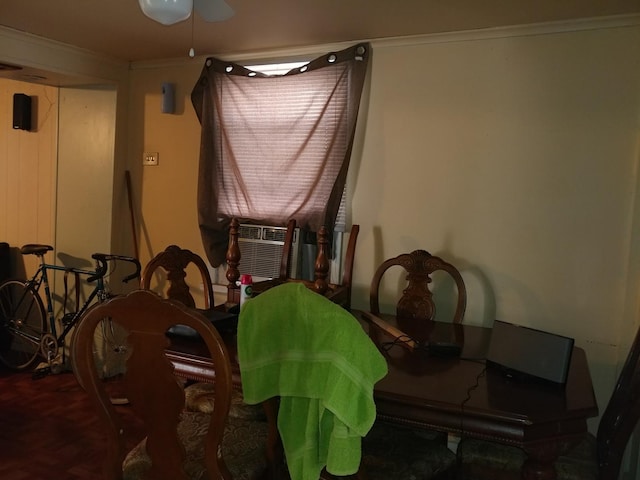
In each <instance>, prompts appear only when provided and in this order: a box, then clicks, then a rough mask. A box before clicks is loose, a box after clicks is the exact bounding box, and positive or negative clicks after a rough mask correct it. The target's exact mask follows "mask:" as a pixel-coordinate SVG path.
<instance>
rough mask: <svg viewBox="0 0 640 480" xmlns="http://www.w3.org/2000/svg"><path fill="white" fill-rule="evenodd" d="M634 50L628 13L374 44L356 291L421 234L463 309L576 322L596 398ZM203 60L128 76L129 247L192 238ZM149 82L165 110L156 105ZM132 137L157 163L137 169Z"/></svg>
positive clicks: (620, 259) (193, 243)
mask: <svg viewBox="0 0 640 480" xmlns="http://www.w3.org/2000/svg"><path fill="white" fill-rule="evenodd" d="M320 51H321V49H319V50H318V52H320ZM638 58H640V28H639V27H638V26H635V27H621V28H606V29H605V28H602V29H598V28H596V29H587V30H576V31H562V32H554V31H553V29H551V30H550V29H548V28H546V29H544V30H543V29H539V30H536V29H535V28H530V29H512V30H506V31H500V32H494V35H487V34H473V33H469V34H459V35H449V36H436V37H426V38H420V39H405V40H392V41H382V40H381V41H376V42H373V61H372V70H371V77H370V85H369V95H368V101H366V102H365V105H364V109H363V116H362V117H361V119H360V127H359V128H360V136H361V138H360V145H359V147H358V148H357V149H356V158H354V163H353V167H352V171H351V175H350V179H349V190H350V196H351V203H352V211H351V217H352V220H353V222H354V223H359V224H360V226H361V231H360V232H361V233H360V238H359V240H358V248H357V255H356V265H355V273H354V280H355V290H354V299H353V304H354V306H355V307H356V308H358V307H366V306H367V305H368V288H369V282H370V279H371V277H372V275H373V272H374V269H375V268H376V266H377V265H378V264H380V263H381V262H382V261H383V260H384V259H385V258H388V257H391V256H395V255H397V254H399V253H401V252H408V251H411V250H413V249H417V248H424V249H427V250H429V251H431V252H432V253H434V254H438V255H441V256H443V257H445V258H447V259H449V260H450V261H452V262H453V263H455V264H456V265H458V266H459V267H460V268H461V270H462V272H463V276H464V278H465V281H466V282H467V285H468V289H469V302H468V303H469V307H468V314H467V317H466V318H465V321H466V322H469V323H475V324H484V325H491V322H492V321H493V319H494V318H499V319H502V320H506V321H512V322H515V323H519V324H523V325H528V326H533V327H535V328H540V329H544V330H548V331H552V332H555V333H559V334H563V335H569V336H572V337H574V338H575V339H576V344H577V345H579V346H581V347H583V348H585V350H587V354H588V356H589V360H590V362H591V367H592V371H593V374H594V377H595V387H596V391H597V394H598V397H599V399H600V404H601V405H602V406H604V402H605V401H606V399H607V398H608V395H609V394H610V391H611V388H612V385H613V381H614V378H615V375H616V365H617V364H618V362H619V361H620V359H618V351H619V348H618V347H620V351H621V352H626V351H627V348H628V346H629V341H630V335H631V333H632V332H634V331H635V328H636V326H637V318H638V315H637V313H638V302H637V288H638V262H637V256H638V252H637V246H636V245H637V244H638V241H637V240H638V239H637V236H636V235H635V234H634V236H633V237H632V232H635V231H636V230H637V220H636V217H637V210H636V208H635V207H636V205H635V204H636V203H637V201H638V199H637V194H636V186H637V173H636V172H637V161H638V133H639V124H638V119H639V117H640V66H639V64H638V62H637V59H638ZM202 63H203V62H202V61H200V62H193V61H185V62H183V63H179V64H176V65H169V64H164V65H157V66H153V65H149V64H145V65H134V68H133V71H132V73H131V94H132V97H131V98H132V102H131V115H130V119H131V122H132V123H131V138H132V142H131V143H130V148H131V150H130V154H129V160H130V161H131V162H133V165H134V166H132V167H131V168H132V169H135V170H136V173H137V175H138V176H140V179H141V180H140V182H141V183H140V185H141V190H140V192H137V195H139V202H140V205H141V207H140V208H141V214H142V218H141V223H142V228H143V237H144V247H143V249H142V251H141V257H143V258H144V257H147V258H148V256H150V255H152V254H155V253H157V252H158V251H160V250H162V249H163V248H164V247H165V246H166V245H167V244H169V243H177V244H179V245H182V246H184V247H188V248H191V249H193V250H195V251H197V252H199V253H202V246H201V242H200V237H199V232H198V226H197V221H196V211H195V195H196V190H195V186H196V177H197V161H198V148H199V137H198V124H197V120H196V117H195V114H194V112H193V109H192V107H191V105H190V102H189V98H188V96H189V93H190V91H191V88H192V87H193V85H194V83H195V81H196V79H197V77H198V74H199V71H200V68H201V65H202ZM163 81H173V82H176V83H177V91H178V95H177V98H178V105H179V111H178V113H177V114H176V115H167V114H162V113H160V85H161V82H163ZM144 150H147V151H157V152H159V153H160V165H159V166H158V167H144V168H141V167H138V164H139V163H140V162H141V154H142V152H143V151H144ZM222 281H224V279H222ZM387 305H390V301H389V302H387Z"/></svg>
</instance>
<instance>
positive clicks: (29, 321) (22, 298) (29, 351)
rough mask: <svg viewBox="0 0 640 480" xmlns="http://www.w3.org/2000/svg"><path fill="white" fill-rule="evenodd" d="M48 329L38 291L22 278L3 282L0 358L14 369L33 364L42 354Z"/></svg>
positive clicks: (0, 290) (0, 306) (1, 288)
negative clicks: (44, 337)
mask: <svg viewBox="0 0 640 480" xmlns="http://www.w3.org/2000/svg"><path fill="white" fill-rule="evenodd" d="M46 331H47V325H46V317H45V310H44V305H43V304H42V300H41V299H40V296H39V295H38V293H37V292H36V291H34V290H33V288H31V287H29V286H27V285H26V283H25V282H22V281H20V280H8V281H6V282H5V283H3V284H2V285H0V362H2V363H3V364H5V365H6V366H7V367H9V368H12V369H14V370H23V369H26V368H28V367H30V366H31V365H32V364H33V363H34V362H35V361H36V359H37V358H38V354H39V352H40V339H41V338H42V335H44V333H45V332H46Z"/></svg>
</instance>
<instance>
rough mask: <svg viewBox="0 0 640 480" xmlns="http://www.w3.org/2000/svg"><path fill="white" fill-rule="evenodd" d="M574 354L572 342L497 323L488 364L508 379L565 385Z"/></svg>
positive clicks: (541, 332)
mask: <svg viewBox="0 0 640 480" xmlns="http://www.w3.org/2000/svg"><path fill="white" fill-rule="evenodd" d="M572 352H573V338H569V337H563V336H561V335H555V334H553V333H548V332H543V331H541V330H535V329H533V328H528V327H522V326H519V325H514V324H512V323H507V322H501V321H500V320H496V321H495V322H494V324H493V330H492V333H491V343H490V345H489V352H488V353H487V364H488V365H489V366H497V367H499V368H502V369H503V370H504V372H505V373H506V374H507V375H509V376H513V377H515V376H520V378H524V379H527V378H530V379H537V380H543V381H546V382H550V383H552V384H555V385H564V384H565V383H566V381H567V374H568V373H569V366H570V364H571V354H572Z"/></svg>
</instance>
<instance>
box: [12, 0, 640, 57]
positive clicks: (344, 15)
mask: <svg viewBox="0 0 640 480" xmlns="http://www.w3.org/2000/svg"><path fill="white" fill-rule="evenodd" d="M227 2H228V3H229V5H230V6H231V7H232V8H233V9H234V10H235V15H234V17H233V18H231V19H230V20H227V21H226V22H221V23H206V22H204V21H203V20H202V19H200V17H199V16H197V15H196V16H195V21H194V24H193V27H194V28H193V47H194V48H195V51H196V55H224V54H225V53H230V52H232V53H236V54H238V53H242V52H260V51H261V50H273V49H279V48H284V47H304V46H309V45H316V44H328V43H338V42H348V41H358V40H369V39H374V38H386V37H396V36H405V35H417V34H428V33H438V32H451V31H460V30H474V29H483V28H491V27H500V26H508V25H522V24H531V23H540V22H551V21H558V20H561V21H564V20H571V19H578V18H594V17H602V16H611V15H620V14H631V13H640V0H227ZM0 25H4V26H6V27H10V28H12V29H16V30H20V31H24V32H28V33H31V34H35V35H38V36H42V37H46V38H49V39H53V40H57V41H60V42H63V43H67V44H71V45H75V46H77V47H81V48H85V49H88V50H91V51H94V52H98V53H101V54H104V55H107V56H109V57H113V58H116V59H120V60H126V61H140V60H158V59H167V58H178V57H181V56H186V55H187V52H188V50H189V48H190V47H191V46H192V40H191V37H192V22H191V20H190V19H189V20H186V21H184V22H182V23H179V24H176V25H172V26H168V27H167V26H163V25H160V24H159V23H156V22H154V21H152V20H150V19H148V18H147V17H145V16H144V15H143V14H142V12H141V11H140V8H139V6H138V0H0Z"/></svg>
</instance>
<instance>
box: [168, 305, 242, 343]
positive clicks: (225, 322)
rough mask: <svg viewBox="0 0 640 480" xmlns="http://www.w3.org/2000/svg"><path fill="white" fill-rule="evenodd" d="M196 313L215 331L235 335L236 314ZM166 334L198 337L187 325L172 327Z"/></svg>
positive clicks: (223, 312) (236, 325)
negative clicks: (210, 324)
mask: <svg viewBox="0 0 640 480" xmlns="http://www.w3.org/2000/svg"><path fill="white" fill-rule="evenodd" d="M198 312H199V313H201V314H202V315H203V316H205V317H206V318H207V320H209V321H210V322H211V323H212V324H213V326H214V327H216V329H217V330H218V331H219V332H221V333H223V332H231V333H235V331H236V330H237V329H238V314H237V313H231V312H226V311H224V310H212V309H209V310H201V309H198ZM167 333H168V334H169V335H175V336H179V337H189V338H198V337H200V335H199V334H198V332H196V331H195V330H194V329H193V328H191V327H189V326H187V325H174V326H172V327H171V328H170V329H169V330H168V331H167Z"/></svg>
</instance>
